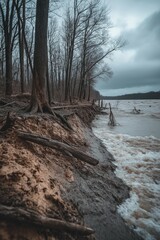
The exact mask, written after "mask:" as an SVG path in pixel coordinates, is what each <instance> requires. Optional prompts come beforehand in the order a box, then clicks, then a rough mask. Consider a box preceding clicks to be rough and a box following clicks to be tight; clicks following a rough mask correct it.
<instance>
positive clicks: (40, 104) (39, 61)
mask: <svg viewBox="0 0 160 240" xmlns="http://www.w3.org/2000/svg"><path fill="white" fill-rule="evenodd" d="M48 9H49V0H45V1H44V0H37V6H36V27H35V45H34V68H33V84H32V95H31V102H30V107H29V110H30V111H31V112H37V111H40V112H52V111H51V108H50V106H49V103H48V98H47V94H46V79H47V61H48V54H47V29H48Z"/></svg>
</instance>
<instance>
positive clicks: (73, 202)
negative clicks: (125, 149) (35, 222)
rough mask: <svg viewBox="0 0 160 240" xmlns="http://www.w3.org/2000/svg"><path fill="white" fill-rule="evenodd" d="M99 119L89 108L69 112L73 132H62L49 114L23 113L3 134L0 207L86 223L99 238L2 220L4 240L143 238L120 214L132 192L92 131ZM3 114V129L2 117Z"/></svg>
mask: <svg viewBox="0 0 160 240" xmlns="http://www.w3.org/2000/svg"><path fill="white" fill-rule="evenodd" d="M7 110H8V106H7ZM3 113H4V112H3ZM65 114H66V113H65ZM95 114H96V112H95V110H94V109H91V108H90V109H88V108H85V109H83V108H82V109H79V110H77V109H75V110H74V112H73V114H70V112H68V117H67V118H68V121H69V123H70V124H71V126H72V128H73V131H68V130H66V129H64V128H63V127H62V126H61V125H59V124H58V123H57V122H56V121H55V120H54V119H53V117H52V116H49V115H45V114H44V115H42V114H41V115H36V116H31V115H25V114H19V115H16V117H15V118H16V121H15V124H14V126H13V127H12V129H9V130H8V131H7V132H5V133H3V134H0V204H4V205H7V206H16V207H21V208H23V209H26V210H27V209H33V210H34V211H36V212H37V213H39V214H41V215H45V216H48V217H53V218H56V219H61V220H65V221H68V222H73V223H77V224H81V225H82V224H85V225H87V226H89V227H91V228H93V229H94V230H95V236H90V237H82V236H78V235H71V234H67V233H64V232H63V231H62V232H55V231H48V230H47V231H46V230H43V229H38V228H36V227H35V226H28V225H24V224H19V223H18V224H17V223H15V222H11V221H6V220H4V219H1V221H0V239H2V240H11V239H12V240H14V239H16V240H17V239H23V240H24V239H25V240H30V239H35V240H41V239H45V240H46V239H52V240H54V239H57V240H58V239H59V240H63V239H64V240H65V239H68V240H69V239H84V240H85V239H95V238H96V239H97V240H103V239H104V240H105V239H108V240H116V239H117V240H120V239H124V240H126V239H127V240H132V239H135V240H138V239H141V238H140V237H138V236H137V235H136V234H135V233H134V232H132V231H131V230H130V229H129V228H128V227H127V226H126V225H125V223H124V222H123V220H122V219H121V217H120V216H119V215H118V214H117V212H116V206H117V205H118V204H120V203H121V202H122V201H123V200H124V199H125V198H126V197H128V193H129V189H128V188H127V187H126V186H125V185H124V184H123V182H122V181H121V180H120V179H118V178H117V177H116V176H115V174H114V169H115V167H114V165H113V163H112V161H113V160H114V159H113V157H112V156H111V155H110V154H109V153H108V152H107V150H106V149H105V147H104V146H103V145H102V143H101V142H100V141H99V140H98V139H97V138H96V137H95V136H94V135H93V133H92V131H91V129H90V127H89V126H88V124H89V123H90V122H91V120H92V119H93V117H94V116H95ZM0 115H1V117H0V122H1V125H2V124H3V123H2V120H3V119H4V116H3V115H4V114H0ZM82 119H83V121H82ZM17 130H23V131H27V132H31V133H36V134H38V135H40V136H46V137H49V138H51V139H56V140H59V141H61V142H64V143H67V144H69V145H72V146H75V147H77V148H78V149H80V150H83V151H84V152H86V153H88V154H91V155H92V156H94V157H95V158H97V159H98V160H99V161H100V163H99V164H98V165H97V166H95V167H93V166H90V165H88V164H87V163H86V164H85V163H83V162H81V161H80V160H79V159H75V158H73V157H71V156H66V155H65V154H62V153H61V152H59V151H57V150H53V149H49V148H47V147H43V146H40V145H37V144H34V143H29V142H25V141H22V140H20V139H19V138H18V137H17Z"/></svg>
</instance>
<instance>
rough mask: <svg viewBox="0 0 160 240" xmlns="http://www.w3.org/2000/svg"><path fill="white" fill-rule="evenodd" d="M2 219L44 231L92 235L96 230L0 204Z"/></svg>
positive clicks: (0, 216)
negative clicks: (31, 225) (34, 226)
mask: <svg viewBox="0 0 160 240" xmlns="http://www.w3.org/2000/svg"><path fill="white" fill-rule="evenodd" d="M0 218H2V219H3V220H4V219H7V220H8V219H10V220H12V221H13V220H14V221H18V222H20V223H27V224H34V225H37V226H41V227H42V228H43V229H45V228H47V229H53V230H61V231H66V232H72V233H77V234H81V235H91V234H93V233H94V230H93V229H91V228H87V227H85V226H82V225H78V224H74V223H70V222H66V221H62V220H58V219H54V218H50V217H46V216H42V215H39V214H38V213H37V212H35V211H33V210H27V211H26V210H24V209H22V208H18V207H9V206H4V205H1V204H0Z"/></svg>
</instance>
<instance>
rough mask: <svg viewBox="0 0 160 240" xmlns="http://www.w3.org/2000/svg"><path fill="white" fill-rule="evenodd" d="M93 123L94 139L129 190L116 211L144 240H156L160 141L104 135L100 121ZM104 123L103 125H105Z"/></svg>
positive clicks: (159, 219) (159, 232) (159, 228)
mask: <svg viewBox="0 0 160 240" xmlns="http://www.w3.org/2000/svg"><path fill="white" fill-rule="evenodd" d="M100 121H101V120H96V121H95V122H94V125H96V126H98V127H93V131H94V133H95V135H96V136H97V137H98V138H100V139H101V140H102V141H103V143H104V144H105V146H106V148H107V150H108V151H109V152H111V153H112V155H113V156H114V158H115V160H116V161H115V162H114V163H115V165H116V166H117V168H116V171H115V173H116V175H117V176H118V177H119V178H121V179H123V181H124V182H125V183H126V184H127V185H128V186H129V187H130V188H131V192H130V198H128V199H127V200H126V201H125V202H124V203H123V204H122V205H120V206H119V207H118V212H119V213H120V214H121V216H122V217H123V218H124V219H125V221H126V223H127V224H128V225H129V226H130V227H132V228H133V229H134V230H135V231H136V232H138V234H140V235H141V236H142V237H143V238H144V239H146V240H158V239H160V140H159V139H157V138H155V137H153V136H150V137H147V136H146V137H140V136H136V137H134V136H130V135H127V134H117V133H115V132H112V130H111V131H106V128H104V117H103V116H102V122H100ZM106 122H107V121H106Z"/></svg>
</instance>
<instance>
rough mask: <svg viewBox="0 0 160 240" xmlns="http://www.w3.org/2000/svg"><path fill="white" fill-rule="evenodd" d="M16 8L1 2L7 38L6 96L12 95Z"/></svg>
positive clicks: (10, 3)
mask: <svg viewBox="0 0 160 240" xmlns="http://www.w3.org/2000/svg"><path fill="white" fill-rule="evenodd" d="M14 15H15V7H14V3H13V1H9V0H6V1H1V3H0V17H1V18H2V26H3V31H4V38H5V63H6V64H5V70H6V74H5V77H6V90H5V93H6V95H11V94H12V50H13V43H14V39H15V35H16V30H17V28H16V26H17V24H16V23H14Z"/></svg>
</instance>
